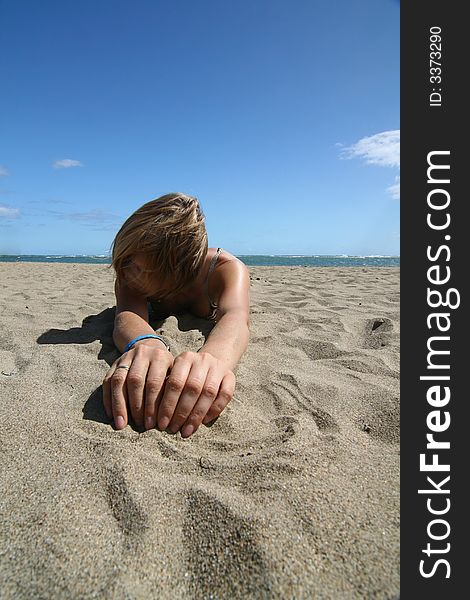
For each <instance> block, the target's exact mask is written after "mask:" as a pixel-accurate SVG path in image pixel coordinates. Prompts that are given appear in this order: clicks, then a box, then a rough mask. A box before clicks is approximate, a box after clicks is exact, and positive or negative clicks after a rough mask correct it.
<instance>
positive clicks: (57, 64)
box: [0, 0, 400, 255]
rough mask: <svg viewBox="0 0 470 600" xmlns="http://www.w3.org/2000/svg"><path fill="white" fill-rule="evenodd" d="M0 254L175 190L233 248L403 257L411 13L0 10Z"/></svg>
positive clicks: (201, 3) (108, 2)
mask: <svg viewBox="0 0 470 600" xmlns="http://www.w3.org/2000/svg"><path fill="white" fill-rule="evenodd" d="M0 12H1V18H0V56H1V57H2V58H1V59H0V60H1V63H0V75H1V79H2V93H1V100H0V102H1V107H2V108H1V110H0V132H1V133H0V254H2V253H3V254H16V253H22V254H106V253H107V252H108V251H109V247H110V244H111V242H112V240H113V237H114V235H115V233H116V232H117V230H118V229H119V226H120V224H121V223H122V222H123V221H124V220H125V218H127V216H128V215H129V214H131V213H132V212H133V211H134V210H135V209H136V208H138V207H139V206H140V205H142V204H143V203H144V202H147V201H148V200H151V199H152V198H156V197H158V196H160V195H162V194H165V193H168V192H171V191H180V192H185V193H187V194H192V195H195V196H197V197H198V198H199V200H200V202H201V205H202V207H203V210H204V213H205V215H206V223H207V229H208V233H209V244H210V245H211V246H222V247H224V248H226V249H227V250H229V251H231V252H233V253H235V254H359V255H361V254H399V200H398V196H399V191H398V188H399V185H398V184H399V91H400V90H399V3H398V2H396V1H393V0H336V1H335V2H318V1H316V0H291V1H290V2H286V1H285V0H236V1H232V2H221V1H220V0H198V1H197V2H194V0H192V1H190V0H172V2H169V1H167V2H163V1H159V0H133V1H132V2H130V1H121V0H100V2H96V1H95V0H82V1H81V2H72V1H70V0H61V1H52V0H41V2H32V1H21V2H18V1H16V0H4V1H3V2H2V5H1V8H0Z"/></svg>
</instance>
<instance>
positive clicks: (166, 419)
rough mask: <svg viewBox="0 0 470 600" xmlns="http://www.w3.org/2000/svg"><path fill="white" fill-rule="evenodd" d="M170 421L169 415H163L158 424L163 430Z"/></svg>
mask: <svg viewBox="0 0 470 600" xmlns="http://www.w3.org/2000/svg"><path fill="white" fill-rule="evenodd" d="M169 422H170V419H169V418H168V417H163V419H160V422H159V424H158V426H159V427H160V429H161V430H162V431H163V430H165V429H166V426H167V425H168V423H169Z"/></svg>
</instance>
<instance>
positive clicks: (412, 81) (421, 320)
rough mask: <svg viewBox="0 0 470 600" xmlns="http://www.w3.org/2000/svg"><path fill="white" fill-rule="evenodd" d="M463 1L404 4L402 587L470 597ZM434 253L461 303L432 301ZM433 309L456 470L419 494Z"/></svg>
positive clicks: (407, 591) (415, 592) (444, 455)
mask: <svg viewBox="0 0 470 600" xmlns="http://www.w3.org/2000/svg"><path fill="white" fill-rule="evenodd" d="M463 8H464V4H463V3H458V2H452V1H450V2H442V1H441V2H436V1H434V0H430V1H426V2H420V3H418V2H406V3H405V2H404V3H402V4H401V51H400V52H401V56H400V61H401V206H402V210H401V290H402V304H401V340H402V342H401V406H402V412H401V432H402V441H401V597H402V598H406V599H407V598H421V597H423V598H426V599H432V598H443V597H444V598H447V599H449V598H461V597H466V596H467V595H468V591H465V590H466V578H467V575H470V566H467V560H466V552H467V548H466V543H465V542H466V534H467V531H468V530H469V527H468V524H467V519H466V516H465V512H466V511H465V508H466V506H467V504H468V500H467V496H466V495H467V494H469V493H470V492H467V491H466V488H467V487H469V486H467V485H466V483H467V481H469V482H470V477H468V472H469V468H468V466H467V465H466V462H467V457H470V452H469V448H468V444H470V430H469V419H468V404H469V403H470V397H469V396H470V395H469V393H468V391H467V390H466V386H465V373H466V372H469V373H470V356H469V354H470V353H469V350H468V344H467V337H468V336H469V335H470V327H469V326H468V320H469V318H470V315H468V316H467V317H466V316H465V313H466V307H467V306H468V302H467V298H468V283H467V279H468V277H469V275H468V272H469V271H470V269H469V268H468V266H466V263H468V261H469V260H470V251H469V247H468V244H467V240H468V241H470V228H469V227H468V226H467V223H469V222H470V220H469V221H466V219H465V213H466V208H467V205H470V196H469V192H468V190H467V189H466V187H467V186H466V179H467V173H470V165H467V154H468V153H467V152H466V151H465V149H464V142H465V136H466V135H467V132H468V131H469V130H470V127H469V117H468V112H469V108H468V102H467V100H466V92H465V90H466V89H468V82H467V79H468V72H469V70H470V69H469V68H468V66H466V64H465V63H466V60H465V58H466V57H467V56H470V52H469V51H468V50H467V44H468V43H469V42H468V40H469V39H470V35H469V25H468V20H467V19H466V18H465V17H464V14H463ZM431 27H440V28H441V30H442V33H441V37H442V48H441V55H442V56H441V60H440V61H439V62H441V63H442V66H441V68H442V73H441V75H442V82H441V83H440V84H435V83H434V84H432V83H431V82H430V75H431V73H430V63H429V61H430V51H431V48H430V35H431V32H430V28H431ZM432 88H441V90H440V92H441V94H442V101H441V106H430V103H429V96H430V93H431V92H432V91H433V90H432ZM436 91H437V90H436ZM464 104H465V105H466V106H465V107H464ZM436 150H449V151H450V156H449V158H448V159H442V160H443V162H445V161H446V160H447V161H448V162H450V183H449V184H448V185H443V186H441V187H443V188H445V189H446V190H447V191H448V192H449V193H450V196H451V203H450V206H449V209H448V210H449V212H450V216H451V223H450V226H449V228H448V229H447V230H445V231H440V232H439V231H433V230H432V229H430V228H429V227H428V225H427V223H426V219H427V214H428V212H430V209H429V208H428V205H427V195H428V193H429V191H430V189H431V185H430V184H428V182H427V167H428V163H427V155H428V153H429V152H431V151H436ZM443 212H445V211H443ZM442 216H443V215H442ZM445 235H450V236H451V239H450V240H445V239H444V236H445ZM444 244H447V245H448V246H449V248H450V251H451V256H450V260H449V261H446V260H445V258H446V252H442V255H441V258H440V259H438V261H437V262H436V263H431V262H430V261H429V260H428V258H427V256H426V252H427V247H428V246H431V247H432V248H433V249H434V250H436V249H437V248H439V246H440V245H444ZM437 263H439V264H440V265H441V267H442V268H443V269H445V266H446V265H448V266H449V267H450V269H451V279H450V282H449V283H448V284H447V285H444V286H440V287H441V288H442V291H443V293H445V289H444V288H449V287H453V288H456V289H457V290H458V291H459V293H460V301H461V304H460V306H459V307H458V308H456V309H446V308H445V307H442V308H438V309H432V308H429V306H428V303H427V287H428V286H430V284H429V282H428V279H427V270H428V268H429V267H430V266H431V265H432V264H437ZM430 287H433V288H434V289H436V288H437V286H430ZM436 310H437V311H446V312H448V313H450V319H451V327H450V330H449V332H448V333H442V334H441V335H449V336H450V338H451V339H450V342H449V343H448V344H447V348H448V349H450V357H449V356H447V357H444V358H443V360H442V361H441V362H442V364H445V363H447V364H449V363H450V371H448V372H447V374H449V375H450V377H451V379H450V382H449V383H448V384H447V383H443V384H442V385H449V386H450V390H451V399H450V401H449V404H448V405H447V406H446V407H445V408H442V409H441V410H442V411H444V410H448V411H449V412H450V417H451V423H450V427H449V429H448V430H447V431H445V432H443V433H440V434H436V435H435V437H436V439H441V440H448V441H450V444H451V446H450V450H442V451H440V452H439V460H440V462H449V463H450V472H449V473H438V472H436V473H435V474H434V479H435V480H436V482H440V481H441V480H442V479H443V478H445V477H446V476H447V475H450V481H449V484H448V486H447V487H448V488H449V489H450V494H449V495H434V496H426V495H420V494H418V489H423V488H424V489H426V488H431V487H432V486H430V485H429V484H427V481H426V476H427V475H429V476H431V477H432V476H433V474H432V473H422V472H420V468H419V455H420V454H421V453H423V452H425V451H426V442H427V440H426V434H427V433H429V429H428V428H427V424H426V417H427V415H428V413H429V412H430V411H431V410H435V408H433V407H431V406H430V405H429V404H428V402H427V400H426V391H427V389H428V387H429V386H430V385H431V384H430V383H429V382H427V381H426V382H425V381H420V376H421V375H426V374H428V375H429V371H428V370H427V353H428V349H427V345H426V344H427V342H428V338H429V337H430V336H432V335H436V330H435V329H433V330H432V331H430V330H429V329H428V326H427V323H426V319H427V316H428V315H429V314H430V313H432V312H435V311H436ZM433 331H434V333H433ZM442 347H443V348H444V347H445V344H443V345H442ZM438 374H441V375H442V374H444V372H443V371H442V372H439V373H438ZM432 452H433V451H428V453H431V454H432ZM446 459H447V460H446ZM442 487H443V488H445V487H446V486H442ZM428 497H432V498H435V499H436V501H435V502H436V503H435V507H439V506H441V507H443V506H445V501H444V498H445V497H448V498H449V499H450V502H451V505H450V509H449V512H448V513H447V514H445V515H442V518H444V519H447V521H448V522H449V525H450V528H451V529H450V534H449V537H448V538H447V539H445V540H443V541H441V542H438V541H433V540H431V539H429V537H428V534H427V526H428V524H429V523H430V521H432V519H433V518H439V517H438V516H437V515H436V516H433V515H431V514H430V513H429V512H428V510H427V506H426V502H427V498H428ZM438 498H439V500H438ZM439 502H441V504H440V505H439V504H438V503H439ZM433 531H434V532H435V533H437V534H438V535H439V534H440V532H442V533H443V532H444V531H445V528H444V526H441V529H440V530H439V527H435V528H434V529H433ZM428 542H430V543H431V546H432V547H433V548H436V549H437V548H440V549H443V548H444V547H446V543H450V550H449V552H448V553H442V554H433V555H432V556H431V558H429V557H427V556H426V555H425V554H424V553H423V552H422V550H423V549H425V548H426V545H427V543H428ZM439 558H444V559H446V560H448V562H449V564H450V577H449V578H446V577H445V575H446V574H447V567H445V565H443V564H440V565H439V566H438V567H437V568H436V571H435V574H434V575H433V576H432V577H429V578H424V577H422V576H421V575H420V572H419V566H420V561H421V560H423V559H424V560H426V563H425V564H426V567H425V570H427V572H430V571H431V570H432V566H433V564H434V562H435V561H437V560H438V559H439Z"/></svg>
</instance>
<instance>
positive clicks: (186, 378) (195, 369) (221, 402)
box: [158, 259, 250, 437]
mask: <svg viewBox="0 0 470 600" xmlns="http://www.w3.org/2000/svg"><path fill="white" fill-rule="evenodd" d="M217 275H218V277H219V280H218V284H219V285H218V286H217V287H218V289H219V290H220V291H219V298H218V306H219V308H218V311H217V324H216V325H215V327H214V328H213V329H212V331H211V333H210V335H209V337H208V338H207V341H206V342H205V344H204V345H203V347H202V348H201V349H200V350H199V352H183V353H182V354H180V355H179V356H177V357H176V359H175V362H174V365H173V368H172V369H171V373H170V375H169V378H168V381H167V382H166V385H165V392H164V394H163V398H162V401H161V402H160V404H159V408H158V424H159V427H160V428H161V429H165V428H167V427H168V429H169V430H170V431H172V432H174V433H176V432H177V431H178V430H180V429H181V435H182V436H183V437H188V436H190V435H192V433H194V432H195V431H196V430H197V429H198V427H199V426H200V425H201V423H204V424H205V425H206V424H207V423H209V422H210V421H213V420H214V419H215V418H216V417H218V416H219V415H220V413H221V412H222V411H223V410H224V409H225V407H226V406H227V404H228V403H229V402H230V400H231V399H232V397H233V393H234V390H235V375H234V373H233V369H234V368H235V366H236V365H237V363H238V361H239V359H240V357H241V356H242V354H243V353H244V352H245V350H246V347H247V345H248V339H249V335H250V334H249V311H250V276H249V272H248V269H247V267H246V266H245V265H244V264H243V263H242V262H241V261H239V260H237V259H236V260H233V261H229V262H227V263H225V264H223V265H220V267H219V269H217Z"/></svg>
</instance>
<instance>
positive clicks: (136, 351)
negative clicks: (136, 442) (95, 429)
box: [103, 340, 174, 429]
mask: <svg viewBox="0 0 470 600" xmlns="http://www.w3.org/2000/svg"><path fill="white" fill-rule="evenodd" d="M173 361H174V359H173V355H172V354H171V353H170V352H168V350H166V349H165V348H164V347H163V345H162V344H161V343H160V342H158V341H155V340H142V341H141V342H139V343H138V344H136V345H135V346H134V348H132V349H131V350H129V351H128V352H125V353H124V354H123V355H122V356H120V357H119V358H118V359H117V360H116V361H115V362H114V363H113V365H112V366H111V367H110V369H109V371H108V372H107V373H106V376H105V378H104V380H103V404H104V408H105V411H106V414H107V415H108V417H109V418H110V419H114V424H115V426H116V429H124V427H125V426H126V425H127V419H128V415H127V406H126V401H127V402H128V404H129V408H130V411H131V414H132V417H133V419H134V421H135V423H136V424H137V425H138V426H139V427H142V426H143V425H144V419H145V428H146V429H151V428H153V427H155V423H156V420H157V406H158V401H159V399H160V398H161V396H162V394H163V391H164V388H165V379H166V377H167V374H168V371H169V369H171V367H172V366H173Z"/></svg>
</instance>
